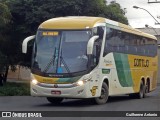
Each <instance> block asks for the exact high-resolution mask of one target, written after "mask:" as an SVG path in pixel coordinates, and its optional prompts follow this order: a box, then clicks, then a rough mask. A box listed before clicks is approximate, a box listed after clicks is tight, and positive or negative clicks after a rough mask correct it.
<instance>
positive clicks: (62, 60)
mask: <svg viewBox="0 0 160 120" xmlns="http://www.w3.org/2000/svg"><path fill="white" fill-rule="evenodd" d="M61 62H62V63H63V65H64V67H65V68H66V70H67V72H68V73H71V72H70V70H69V67H68V65H67V64H66V62H65V61H64V59H63V57H62V50H61V56H60V65H61Z"/></svg>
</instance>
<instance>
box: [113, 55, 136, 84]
mask: <svg viewBox="0 0 160 120" xmlns="http://www.w3.org/2000/svg"><path fill="white" fill-rule="evenodd" d="M113 55H114V59H115V64H116V70H117V74H118V79H119V82H120V84H121V86H122V87H131V86H133V81H132V75H131V70H130V66H129V62H128V55H126V54H121V53H114V54H113Z"/></svg>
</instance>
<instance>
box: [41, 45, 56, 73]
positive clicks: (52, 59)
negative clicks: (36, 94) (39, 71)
mask: <svg viewBox="0 0 160 120" xmlns="http://www.w3.org/2000/svg"><path fill="white" fill-rule="evenodd" d="M55 53H56V48H55V50H54V53H53V56H52V58H51V59H50V61H49V63H48V64H47V65H46V66H45V69H44V70H43V72H45V73H46V72H47V71H48V69H49V68H50V66H51V64H52V63H53V66H54V62H55V58H56V55H55Z"/></svg>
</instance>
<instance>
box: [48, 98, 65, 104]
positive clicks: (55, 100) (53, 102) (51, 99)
mask: <svg viewBox="0 0 160 120" xmlns="http://www.w3.org/2000/svg"><path fill="white" fill-rule="evenodd" d="M47 100H48V101H49V102H50V103H52V104H54V105H57V104H60V103H61V102H62V101H63V98H54V97H47Z"/></svg>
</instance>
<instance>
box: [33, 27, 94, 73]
mask: <svg viewBox="0 0 160 120" xmlns="http://www.w3.org/2000/svg"><path fill="white" fill-rule="evenodd" d="M90 37H91V31H90V30H79V31H78V30H77V31H42V30H41V31H40V30H39V31H38V32H37V35H36V41H35V45H34V49H33V59H32V69H33V70H35V71H38V72H41V73H48V74H52V73H53V74H56V73H58V74H63V73H75V72H82V71H86V70H87V64H88V57H87V55H86V53H87V52H86V51H87V43H88V40H89V39H90Z"/></svg>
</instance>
